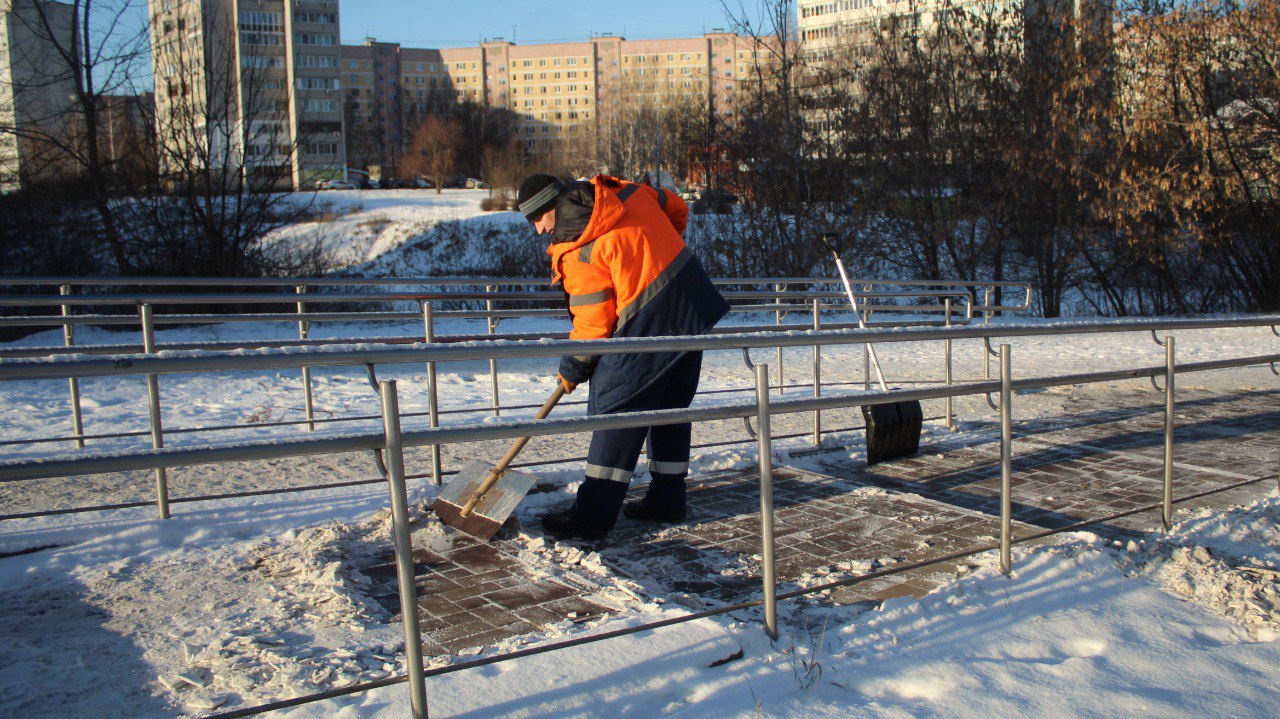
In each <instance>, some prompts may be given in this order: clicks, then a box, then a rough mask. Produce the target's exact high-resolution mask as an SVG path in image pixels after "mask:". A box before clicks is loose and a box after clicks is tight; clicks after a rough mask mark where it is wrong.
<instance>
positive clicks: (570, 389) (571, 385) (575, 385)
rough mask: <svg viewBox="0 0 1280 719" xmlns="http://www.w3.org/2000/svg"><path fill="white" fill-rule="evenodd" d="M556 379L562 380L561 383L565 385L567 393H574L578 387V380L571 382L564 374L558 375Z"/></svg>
mask: <svg viewBox="0 0 1280 719" xmlns="http://www.w3.org/2000/svg"><path fill="white" fill-rule="evenodd" d="M556 379H558V380H560V384H561V385H562V386H563V387H564V393H565V394H573V391H574V390H575V389H577V388H578V383H577V382H570V381H569V380H567V379H565V378H564V375H562V374H558V375H556Z"/></svg>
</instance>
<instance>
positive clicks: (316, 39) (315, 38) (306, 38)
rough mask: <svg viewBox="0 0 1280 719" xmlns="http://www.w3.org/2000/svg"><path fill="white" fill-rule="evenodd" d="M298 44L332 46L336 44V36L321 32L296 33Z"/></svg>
mask: <svg viewBox="0 0 1280 719" xmlns="http://www.w3.org/2000/svg"><path fill="white" fill-rule="evenodd" d="M298 44H299V45H325V46H333V45H337V44H338V36H337V35H330V34H328V33H322V32H300V33H298Z"/></svg>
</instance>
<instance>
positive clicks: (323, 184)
mask: <svg viewBox="0 0 1280 719" xmlns="http://www.w3.org/2000/svg"><path fill="white" fill-rule="evenodd" d="M316 189H317V190H354V189H356V186H355V185H353V184H351V183H350V182H347V181H346V180H321V181H320V182H319V183H317V184H316Z"/></svg>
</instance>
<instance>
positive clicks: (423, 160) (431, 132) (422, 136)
mask: <svg viewBox="0 0 1280 719" xmlns="http://www.w3.org/2000/svg"><path fill="white" fill-rule="evenodd" d="M462 137H463V128H462V123H461V122H459V121H458V120H456V119H454V118H452V117H446V116H441V115H429V116H428V117H427V119H426V120H423V122H422V124H421V125H419V126H418V128H417V129H416V130H414V131H413V144H412V145H411V146H410V148H409V152H407V153H406V154H405V156H404V158H403V159H401V160H400V166H401V167H403V168H405V171H406V172H408V173H411V174H416V175H421V176H423V177H426V178H428V179H430V180H431V181H432V182H434V183H435V185H436V193H437V194H438V193H439V192H440V191H441V188H443V187H444V184H445V182H446V181H447V180H448V178H449V177H450V176H451V175H452V174H453V173H454V171H455V169H456V168H457V162H458V147H459V145H461V144H462Z"/></svg>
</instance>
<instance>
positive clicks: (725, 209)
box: [689, 188, 738, 215]
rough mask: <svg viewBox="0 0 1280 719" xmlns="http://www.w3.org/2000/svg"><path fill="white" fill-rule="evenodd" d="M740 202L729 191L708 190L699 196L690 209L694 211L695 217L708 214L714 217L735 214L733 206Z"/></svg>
mask: <svg viewBox="0 0 1280 719" xmlns="http://www.w3.org/2000/svg"><path fill="white" fill-rule="evenodd" d="M737 202H738V196H737V195H735V194H733V193H732V192H729V191H728V190H718V189H714V188H711V189H706V190H703V191H702V192H701V193H699V194H698V199H697V200H696V201H695V202H694V203H693V206H692V207H690V208H689V209H691V210H693V213H694V214H695V215H705V214H707V213H710V214H713V215H727V214H730V213H731V212H733V206H734V204H735V203H737Z"/></svg>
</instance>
